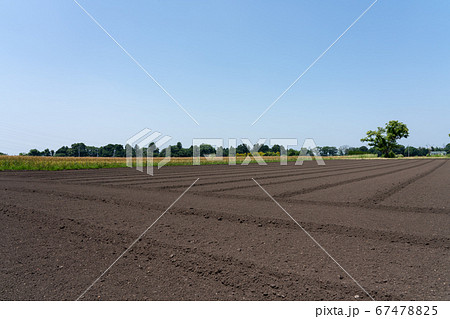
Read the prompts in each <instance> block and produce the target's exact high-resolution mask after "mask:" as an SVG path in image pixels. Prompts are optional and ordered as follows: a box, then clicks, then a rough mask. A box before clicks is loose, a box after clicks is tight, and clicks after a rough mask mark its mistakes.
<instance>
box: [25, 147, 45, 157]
mask: <svg viewBox="0 0 450 319" xmlns="http://www.w3.org/2000/svg"><path fill="white" fill-rule="evenodd" d="M41 155H42V153H41V152H39V151H38V150H37V149H35V148H33V149H31V150H30V151H29V152H28V156H41Z"/></svg>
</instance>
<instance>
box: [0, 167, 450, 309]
mask: <svg viewBox="0 0 450 319" xmlns="http://www.w3.org/2000/svg"><path fill="white" fill-rule="evenodd" d="M326 164H327V165H326V166H317V164H316V163H315V162H305V163H304V165H303V166H295V165H293V163H289V165H287V166H280V165H278V164H275V163H270V164H268V165H267V166H259V165H249V166H226V165H217V166H216V165H205V166H199V167H183V166H172V167H164V168H162V169H161V170H159V171H157V172H156V173H155V176H153V177H152V176H148V175H146V174H142V173H140V172H137V171H135V170H133V169H122V168H119V169H99V170H84V171H61V172H2V173H0V216H1V221H0V223H1V224H2V226H1V227H2V235H1V236H2V237H1V246H0V251H1V252H2V256H3V258H2V265H1V268H2V273H1V277H0V281H1V283H0V294H1V298H2V299H3V300H66V299H67V300H73V299H76V298H77V297H78V296H79V295H80V294H81V293H82V292H83V291H84V290H85V289H86V288H87V287H88V286H89V285H90V284H91V283H92V282H93V281H94V280H95V279H96V278H97V277H98V276H99V275H100V274H101V273H102V272H103V271H104V270H105V269H106V268H107V267H108V266H109V265H110V264H111V263H112V262H113V261H114V260H115V258H117V256H118V255H120V254H121V253H122V252H123V250H124V249H125V248H126V247H128V245H129V244H130V243H131V242H133V241H134V240H135V239H136V238H137V237H138V236H139V235H140V234H141V233H142V231H143V230H145V229H146V228H147V227H148V226H149V225H150V224H151V223H152V222H153V221H154V220H155V219H156V218H158V217H159V216H160V215H161V213H162V212H163V211H164V210H165V209H166V208H167V207H168V206H169V205H170V204H171V203H172V202H173V201H174V200H175V199H176V198H177V197H178V196H179V195H180V194H181V193H182V192H183V191H184V190H185V189H186V188H187V186H189V185H190V184H191V183H192V182H193V181H194V180H195V179H196V178H200V179H199V181H198V182H197V183H196V184H195V186H194V187H193V188H192V189H191V190H190V191H189V192H187V193H186V195H185V196H184V197H183V198H182V199H180V201H179V202H177V203H176V204H175V206H174V207H173V208H172V209H171V210H170V211H169V212H168V213H167V214H166V215H165V216H164V217H163V218H161V220H159V221H158V223H156V224H155V226H154V227H153V228H152V229H150V230H149V232H148V233H147V234H146V236H145V237H144V238H142V239H141V240H140V241H139V242H138V243H137V244H136V245H135V246H134V247H133V248H132V249H131V250H130V251H129V252H128V253H127V254H126V255H125V256H124V258H122V259H121V260H120V261H119V262H118V263H117V264H116V265H114V267H113V268H111V270H110V272H108V273H107V274H106V275H105V276H104V277H103V278H102V279H101V280H100V281H99V282H98V283H97V284H96V285H95V286H94V287H93V288H92V289H91V290H90V291H88V293H87V294H86V295H85V296H84V297H83V300H93V299H96V300H355V299H358V300H360V299H362V300H368V299H369V297H368V296H367V295H365V294H364V292H363V291H361V289H360V288H359V287H358V286H357V285H356V284H355V283H354V282H353V281H352V280H351V279H350V278H348V277H347V276H346V275H345V273H343V272H342V270H341V269H340V268H339V267H338V266H337V265H336V264H334V263H333V262H332V261H331V259H329V258H328V257H327V256H326V255H325V254H324V253H323V251H321V250H320V249H319V248H318V247H317V246H316V245H315V244H314V243H313V242H312V241H311V240H310V239H309V238H308V237H307V236H306V234H305V233H303V231H302V230H301V229H300V228H299V227H298V226H297V225H296V224H295V223H293V222H292V220H290V219H289V217H288V216H286V214H284V212H283V211H281V210H280V209H279V207H277V206H276V205H275V204H274V203H273V202H272V201H271V199H270V198H268V197H267V195H266V194H264V192H263V191H262V190H261V189H260V188H259V187H258V186H257V185H256V184H255V183H254V182H253V180H252V178H254V179H255V180H257V181H258V182H260V183H261V185H262V186H263V187H264V188H265V189H266V190H267V191H268V192H269V193H270V194H272V195H273V196H274V198H275V199H276V200H278V201H279V202H280V203H281V205H282V206H283V207H285V208H286V210H287V211H289V213H290V214H291V215H292V216H293V217H294V218H295V219H296V220H297V221H298V222H299V223H300V224H301V225H302V226H303V227H304V228H305V229H306V230H307V231H308V232H310V234H311V235H312V236H313V237H314V238H315V239H316V240H317V241H318V242H319V243H321V245H322V246H323V247H324V248H325V249H326V250H327V251H328V252H329V253H330V254H331V255H332V256H333V257H334V258H335V259H336V260H338V261H339V263H340V264H341V265H342V266H343V267H344V268H345V269H346V270H347V271H348V272H349V273H350V274H352V276H353V277H355V279H356V280H357V281H358V282H359V283H360V284H361V285H362V286H363V287H364V288H365V289H366V290H367V291H368V292H369V293H370V294H371V295H372V296H373V297H374V298H375V299H377V300H446V299H448V298H449V296H450V291H449V288H448V287H449V286H448V279H449V278H450V271H449V264H448V263H449V250H450V234H449V231H448V229H449V226H450V202H449V200H448V199H447V198H446V197H445V196H444V197H443V196H434V197H433V203H432V205H430V206H429V207H424V206H423V202H421V201H419V200H418V199H419V198H423V196H424V194H420V196H416V195H415V194H414V191H415V189H416V188H417V186H419V185H420V184H418V183H424V184H426V185H429V184H431V185H432V188H430V189H428V190H427V191H429V192H430V194H433V192H438V193H439V192H440V191H442V189H445V188H443V187H446V186H445V185H447V184H448V183H449V182H450V162H449V161H448V160H383V161H376V160H370V161H369V160H368V161H364V160H361V161H350V160H347V161H327V162H326ZM399 194H408V205H399V204H397V202H398V200H397V199H398V197H399ZM391 198H395V199H396V201H393V200H391ZM416 198H417V203H416V204H415V200H416ZM400 199H401V197H400ZM356 295H358V296H359V297H358V298H355V296H356Z"/></svg>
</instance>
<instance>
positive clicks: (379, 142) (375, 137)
mask: <svg viewBox="0 0 450 319" xmlns="http://www.w3.org/2000/svg"><path fill="white" fill-rule="evenodd" d="M366 134H367V136H366V137H364V138H362V139H361V142H368V144H369V145H370V146H373V147H375V148H376V149H377V150H379V151H380V152H381V153H382V155H383V156H384V157H395V153H394V152H393V149H395V148H397V147H398V146H399V145H398V144H397V140H399V139H401V138H407V137H408V136H409V130H408V127H407V126H406V124H404V123H402V122H399V121H389V123H386V127H378V129H377V130H376V131H368V132H367V133H366Z"/></svg>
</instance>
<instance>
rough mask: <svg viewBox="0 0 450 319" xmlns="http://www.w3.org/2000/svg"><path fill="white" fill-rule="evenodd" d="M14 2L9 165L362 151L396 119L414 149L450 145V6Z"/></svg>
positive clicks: (411, 2) (409, 1)
mask: <svg viewBox="0 0 450 319" xmlns="http://www.w3.org/2000/svg"><path fill="white" fill-rule="evenodd" d="M78 1H79V3H80V4H81V5H82V6H83V7H84V8H85V9H86V10H87V11H88V12H89V13H90V14H91V15H92V16H93V17H95V18H96V19H97V20H98V22H99V23H100V24H101V25H102V26H103V27H104V28H105V29H106V30H107V31H108V32H109V33H110V34H111V35H112V36H113V37H115V38H116V40H117V41H118V42H119V43H120V44H122V45H123V47H124V48H125V49H126V50H128V52H129V53H130V54H131V55H132V56H133V57H134V58H135V59H136V60H137V61H139V63H141V65H142V66H143V67H144V68H146V69H147V70H148V72H149V73H150V74H151V75H152V76H154V77H155V78H156V79H157V80H158V81H159V82H160V83H161V85H163V86H164V87H165V88H166V89H167V90H168V91H169V92H170V93H171V94H172V95H173V96H174V97H175V99H177V100H178V101H179V102H180V103H181V105H183V106H184V107H185V108H186V109H187V110H188V111H189V112H190V113H191V114H192V115H193V116H194V117H195V118H196V119H197V121H198V122H199V124H200V126H197V125H196V124H195V123H194V122H193V121H192V120H191V119H190V118H189V117H188V116H187V115H186V114H185V113H184V112H183V111H182V110H180V109H179V107H178V106H177V105H176V104H175V103H174V102H173V101H172V100H171V99H170V98H169V97H168V96H167V95H166V94H165V93H164V92H163V91H162V90H161V89H160V88H159V87H158V86H157V85H156V84H155V83H154V82H153V81H152V80H151V79H150V78H149V77H148V76H147V75H146V74H145V73H144V72H143V71H142V70H141V69H140V68H139V67H138V66H137V65H136V64H135V63H134V62H133V61H132V60H131V59H130V58H129V57H128V56H127V55H126V54H125V53H124V52H123V51H122V50H121V49H120V48H119V47H118V46H117V45H116V44H115V43H114V42H113V41H112V40H111V39H110V38H109V37H108V36H107V35H106V34H105V33H104V32H103V31H102V30H101V29H100V28H99V27H98V26H97V25H96V24H95V23H94V22H93V21H92V20H90V18H89V17H88V16H87V15H86V14H85V13H84V12H83V11H82V10H81V9H80V8H79V7H78V6H77V5H76V3H75V2H74V1H72V0H36V1H35V0H3V1H0V39H1V44H0V70H1V72H0V108H1V116H0V152H3V153H8V154H18V153H19V152H26V151H28V150H29V149H30V148H38V149H41V150H42V149H44V148H46V147H49V148H50V149H55V150H56V149H57V148H59V147H60V146H62V145H70V144H72V143H75V142H84V143H86V144H87V145H95V146H100V145H104V144H107V143H120V144H124V143H125V141H126V140H127V139H128V138H129V137H130V136H132V135H133V134H134V133H136V132H138V131H140V130H141V129H143V128H145V127H148V128H150V129H153V130H157V131H160V132H162V133H164V134H166V135H170V136H172V137H173V138H174V141H181V142H182V143H183V145H190V144H191V143H192V138H200V137H208V138H241V137H245V138H250V139H251V140H252V141H255V142H256V140H257V139H258V138H260V137H261V138H262V137H274V138H276V137H278V138H283V137H286V138H298V139H299V140H300V141H302V140H303V139H305V138H309V137H312V138H314V139H315V141H316V143H317V144H318V145H322V146H323V145H334V146H340V145H345V144H347V145H350V146H360V145H362V143H361V142H359V139H360V138H362V137H363V136H364V135H365V132H366V131H367V130H369V129H375V128H376V127H377V126H381V125H383V124H384V123H386V122H387V121H389V120H393V119H395V120H400V121H402V122H404V123H406V124H407V125H408V127H409V128H410V132H411V134H410V138H408V139H406V140H402V141H401V143H402V144H405V145H414V146H421V145H422V146H426V145H435V146H442V145H443V144H447V143H449V142H450V139H449V137H448V134H449V133H450V124H449V123H450V122H449V120H450V19H449V17H450V1H446V0H440V1H439V0H421V1H419V0H379V1H378V2H377V3H376V4H375V5H374V6H373V7H372V8H371V10H369V11H368V12H367V14H366V15H365V16H364V17H362V18H361V20H359V21H358V22H357V23H356V24H355V25H354V26H353V28H352V29H350V30H349V31H348V33H347V34H345V35H344V36H343V37H342V38H341V39H340V40H339V42H337V43H336V45H334V46H333V47H332V48H331V49H330V50H329V51H328V52H327V53H326V54H325V55H324V56H323V58H322V59H320V60H319V61H318V62H317V63H316V64H315V65H314V66H313V67H312V68H311V69H310V70H309V72H308V73H307V74H306V75H305V76H304V77H302V78H301V80H300V81H299V82H298V83H296V84H295V85H294V86H293V87H292V88H291V89H290V90H289V91H288V92H287V93H286V94H285V95H284V96H283V97H282V98H281V99H280V100H279V101H278V102H277V103H276V104H275V105H274V106H273V108H272V109H271V110H270V111H269V112H267V113H266V114H265V115H264V116H263V117H262V118H261V119H260V120H259V121H258V122H257V123H256V124H255V125H254V126H252V125H251V123H252V122H253V121H254V120H255V119H256V118H257V117H258V116H259V115H260V114H261V113H262V112H263V111H264V109H266V108H267V106H268V105H270V104H271V103H272V102H273V101H274V99H275V98H276V97H277V96H279V95H280V94H281V93H282V92H283V91H284V90H285V89H286V88H287V87H288V86H289V85H290V84H291V83H292V82H293V81H294V80H295V79H296V78H297V77H298V76H299V75H300V74H301V73H302V72H303V71H304V70H305V69H306V68H307V67H308V66H309V65H310V64H311V63H312V62H313V61H314V60H315V59H316V58H317V57H318V56H319V55H320V54H321V53H322V52H323V51H324V50H325V49H326V48H327V47H328V46H329V45H330V44H331V43H332V42H333V41H334V40H336V38H337V37H338V36H339V35H340V34H341V33H342V32H343V31H344V30H345V29H346V28H347V27H348V26H349V25H350V24H351V23H352V22H353V21H354V20H355V19H356V18H357V17H358V16H359V15H360V14H361V13H362V12H363V11H364V10H365V9H366V8H367V7H368V6H369V5H370V4H371V3H372V2H373V0H368V1H366V0H320V1H318V0H315V1H310V0H308V1H306V0H305V1H256V0H255V1H246V0H239V1H229V0H227V1H207V0H203V1H184V0H179V1H171V0H160V1H148V0H145V1H144V0H142V1H111V0H109V1H100V0H78Z"/></svg>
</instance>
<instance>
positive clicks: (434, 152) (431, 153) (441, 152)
mask: <svg viewBox="0 0 450 319" xmlns="http://www.w3.org/2000/svg"><path fill="white" fill-rule="evenodd" d="M430 155H442V156H445V155H447V152H446V151H431V152H430Z"/></svg>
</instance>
